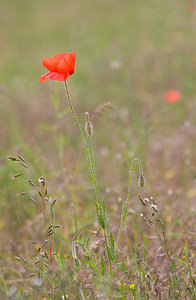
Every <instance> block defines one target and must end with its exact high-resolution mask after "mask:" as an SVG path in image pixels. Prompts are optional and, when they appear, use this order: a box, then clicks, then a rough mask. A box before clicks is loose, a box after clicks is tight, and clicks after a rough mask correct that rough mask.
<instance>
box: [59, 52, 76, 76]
mask: <svg viewBox="0 0 196 300" xmlns="http://www.w3.org/2000/svg"><path fill="white" fill-rule="evenodd" d="M75 61H76V52H73V53H67V54H66V55H64V57H63V59H61V60H60V62H59V63H58V65H57V71H58V72H60V73H65V72H67V73H69V75H71V74H73V73H74V69H75Z"/></svg>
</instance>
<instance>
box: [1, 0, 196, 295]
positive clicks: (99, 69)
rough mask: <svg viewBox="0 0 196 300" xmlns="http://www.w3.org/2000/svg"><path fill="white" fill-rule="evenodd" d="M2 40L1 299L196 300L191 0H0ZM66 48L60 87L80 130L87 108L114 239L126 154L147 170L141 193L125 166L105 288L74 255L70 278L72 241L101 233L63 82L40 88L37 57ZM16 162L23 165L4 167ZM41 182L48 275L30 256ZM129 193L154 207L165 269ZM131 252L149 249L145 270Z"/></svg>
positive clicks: (194, 17) (195, 75)
mask: <svg viewBox="0 0 196 300" xmlns="http://www.w3.org/2000/svg"><path fill="white" fill-rule="evenodd" d="M0 36H1V47H0V141H1V142H0V195H1V201H0V212H1V213H0V249H1V251H0V299H66V298H68V299H195V298H194V297H195V294H194V292H193V289H194V288H195V285H196V284H195V281H196V261H195V257H196V231H195V228H196V221H195V212H196V156H195V152H196V117H195V116H196V40H195V37H196V2H195V1H194V0H192V1H191V0H189V1H188V0H187V1H185V0H181V1H180V0H174V1H171V0H165V1H157V0H150V1H144V0H138V1H129V0H122V1H116V0H113V1H112V0H104V1H103V0H94V1H90V0H83V1H77V0H76V1H73V0H66V1H65V0H64V1H63V0H58V1H52V0H48V1H46V0H42V1H38V0H34V1H27V0H26V1H25V0H17V1H13V0H10V1H5V0H1V1H0ZM73 51H76V53H77V56H76V68H75V74H73V75H72V76H71V77H69V79H68V85H69V90H70V94H71V97H72V101H73V105H74V108H75V111H76V114H77V116H78V119H79V120H80V123H81V125H82V128H84V122H85V118H84V113H85V112H86V111H88V112H89V114H90V116H92V124H93V127H94V134H93V138H92V140H93V149H94V158H95V165H96V170H97V180H98V184H99V188H100V193H101V195H102V197H103V199H104V200H105V204H106V211H107V214H108V215H109V224H108V226H109V227H108V228H110V229H108V232H109V230H111V231H112V233H113V235H114V239H115V240H116V237H117V234H118V228H119V225H120V220H121V208H122V203H123V200H124V199H125V198H126V195H127V189H128V180H129V171H130V165H131V161H132V159H134V158H138V159H140V160H141V161H142V164H143V168H144V176H145V187H144V188H143V189H142V190H141V189H140V188H139V186H138V170H137V168H135V169H134V174H133V184H132V190H131V197H130V200H129V212H128V218H127V226H124V230H123V234H122V239H121V241H120V246H119V247H121V250H122V251H119V253H118V255H117V258H116V267H114V269H113V272H114V277H113V294H111V291H110V293H109V292H108V291H107V289H106V290H104V289H103V286H102V285H101V284H100V282H99V283H97V282H95V280H94V279H93V278H92V277H93V275H92V274H91V272H90V271H89V268H90V267H89V266H88V263H87V262H86V261H85V259H84V258H83V260H84V261H85V263H84V265H85V264H86V268H85V267H83V268H81V270H79V271H78V272H77V273H76V275H77V278H76V275H74V274H75V273H74V272H75V271H73V270H74V268H75V267H74V260H73V258H72V253H71V246H72V242H73V240H74V237H75V235H76V234H77V233H78V234H79V233H81V232H84V236H85V237H87V236H88V235H89V234H90V233H92V232H96V231H97V230H98V229H99V227H100V226H99V225H98V223H97V217H96V209H95V205H94V202H95V195H94V191H93V186H92V185H91V177H90V173H89V169H88V164H87V161H86V157H85V151H84V149H83V145H82V142H81V141H80V138H79V133H78V131H77V129H76V126H75V123H74V121H73V119H72V117H71V114H70V112H69V108H68V105H67V99H66V93H65V89H64V86H63V83H60V82H56V81H50V80H48V81H47V82H45V83H42V84H41V83H39V78H40V76H41V75H42V74H44V73H46V69H45V68H44V67H43V66H42V60H43V58H45V57H49V56H53V55H54V54H56V53H61V52H73ZM172 89H175V90H178V91H180V93H181V99H180V101H178V102H176V103H169V102H168V101H166V99H165V93H166V92H167V91H168V90H172ZM104 103H105V105H104ZM17 155H20V156H22V158H23V159H24V160H25V162H23V161H22V160H20V161H11V160H9V159H8V157H10V156H11V157H17ZM20 162H21V163H22V164H21V163H20ZM24 164H25V165H24ZM20 173H22V174H20ZM16 174H19V175H18V176H15V175H16ZM41 176H42V177H43V178H44V179H45V181H46V187H47V193H48V195H49V197H51V198H52V199H56V203H55V205H54V212H55V218H56V221H55V222H56V224H59V225H61V226H60V227H59V228H58V230H57V238H58V242H57V248H58V253H56V254H54V258H53V264H51V265H50V266H45V267H44V266H43V265H42V266H41V264H40V261H38V260H39V255H40V254H39V252H40V248H42V246H39V245H42V242H43V240H44V239H45V236H44V235H45V231H44V218H43V215H42V213H41V212H40V210H39V208H37V206H36V205H35V203H34V199H35V201H36V202H38V201H39V200H38V198H39V195H38V194H37V190H36V188H35V187H34V186H33V185H32V184H31V181H32V182H33V183H34V184H35V185H37V186H39V178H40V177H41ZM29 180H30V183H29ZM138 194H141V196H142V197H143V198H145V197H148V198H150V197H151V196H152V197H153V198H155V199H156V201H157V205H158V207H159V211H160V215H161V218H162V220H163V224H164V228H165V234H166V240H167V245H168V249H169V252H170V255H171V256H172V257H173V258H175V260H176V264H177V266H178V271H176V273H175V274H173V273H172V271H171V274H172V275H171V274H170V273H169V272H170V271H168V270H169V263H168V261H167V255H166V254H165V252H164V249H163V247H162V244H161V242H160V240H159V239H158V238H157V236H156V234H155V233H154V231H153V230H152V229H151V228H149V226H147V225H146V224H145V222H144V221H143V220H142V218H141V217H140V213H142V211H143V209H142V206H141V203H140V202H139V200H138ZM32 199H33V201H32ZM126 233H127V235H126ZM99 234H101V233H99V232H98V233H96V234H94V235H93V234H92V235H93V237H92V238H91V239H92V240H93V239H94V240H93V241H94V243H96V242H97V240H98V239H99V238H97V236H99ZM96 239H97V240H96ZM100 240H101V238H100ZM147 240H148V242H147ZM32 241H33V242H32ZM122 241H123V242H122ZM144 241H145V243H146V244H145V243H144ZM100 249H101V250H100V252H101V251H103V253H104V250H103V246H102V248H101V246H100ZM144 249H145V250H144ZM50 250H51V249H50ZM52 251H53V250H52ZM145 251H146V252H145ZM100 252H98V254H97V257H96V260H97V262H98V261H99V259H100V258H101V257H103V256H101V254H100V256H99V253H100ZM101 253H102V252H101ZM142 255H143V259H144V256H145V255H146V257H147V256H148V255H149V256H148V260H144V261H143V263H142V262H141V261H140V259H142ZM17 258H18V259H17ZM36 260H37V261H38V263H36ZM137 261H138V262H137ZM45 264H46V261H45ZM59 266H60V267H59ZM105 267H106V273H107V257H106V266H105ZM44 268H45V269H44ZM58 268H59V269H60V271H59V269H58ZM115 268H116V270H115ZM141 270H142V271H141ZM44 272H46V273H45V274H46V276H45V277H44V275H43V273H44ZM141 272H142V275H141ZM40 274H42V276H41V275H40ZM59 274H60V275H59ZM135 274H137V276H136V275H135ZM168 274H170V275H171V276H170V277H172V276H173V277H172V278H173V281H172V279H171V281H172V283H171V282H170V279H168V278H170V277H169V275H168ZM176 274H177V275H176ZM180 274H181V276H182V277H180ZM174 275H176V279H175V280H174V277H175V276H174ZM104 278H105V277H104ZM93 280H94V281H93ZM174 281H175V284H176V285H174ZM106 282H107V278H105V283H104V284H106ZM131 285H133V286H131ZM81 287H82V290H83V293H82V294H81V292H80V290H81ZM108 293H109V294H108ZM82 297H83V298H82Z"/></svg>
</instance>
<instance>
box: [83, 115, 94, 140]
mask: <svg viewBox="0 0 196 300" xmlns="http://www.w3.org/2000/svg"><path fill="white" fill-rule="evenodd" d="M85 120H86V122H85V131H86V133H87V135H92V134H93V125H92V123H91V121H90V118H89V113H88V112H85Z"/></svg>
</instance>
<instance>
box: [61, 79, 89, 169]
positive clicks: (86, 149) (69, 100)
mask: <svg viewBox="0 0 196 300" xmlns="http://www.w3.org/2000/svg"><path fill="white" fill-rule="evenodd" d="M65 90H66V93H67V100H68V105H69V108H70V110H71V113H72V116H73V118H74V121H75V123H76V126H77V128H78V131H79V133H80V136H81V139H82V142H83V145H84V148H85V151H86V156H87V158H88V162H89V156H88V148H87V144H86V141H85V137H84V134H83V132H82V129H81V126H80V124H79V122H78V119H77V117H76V114H75V112H74V109H73V105H72V102H71V97H70V94H69V89H68V86H67V81H65ZM89 166H90V162H89Z"/></svg>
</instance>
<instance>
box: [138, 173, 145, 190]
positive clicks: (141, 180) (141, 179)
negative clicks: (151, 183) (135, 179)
mask: <svg viewBox="0 0 196 300" xmlns="http://www.w3.org/2000/svg"><path fill="white" fill-rule="evenodd" d="M144 185H145V179H144V176H143V175H141V176H140V178H139V186H140V187H141V188H143V187H144Z"/></svg>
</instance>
